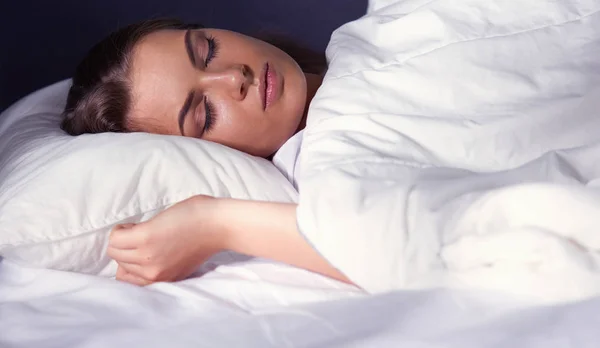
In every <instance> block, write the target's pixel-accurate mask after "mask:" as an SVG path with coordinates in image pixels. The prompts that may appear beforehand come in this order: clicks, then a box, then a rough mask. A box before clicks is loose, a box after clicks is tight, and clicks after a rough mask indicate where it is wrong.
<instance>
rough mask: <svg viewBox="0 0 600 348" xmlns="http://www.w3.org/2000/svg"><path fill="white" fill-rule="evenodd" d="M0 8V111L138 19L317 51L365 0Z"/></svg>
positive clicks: (129, 1)
mask: <svg viewBox="0 0 600 348" xmlns="http://www.w3.org/2000/svg"><path fill="white" fill-rule="evenodd" d="M0 2H1V4H0V17H1V19H0V39H1V40H0V112H1V111H2V110H4V109H5V108H7V107H8V106H9V105H10V104H12V103H13V102H14V101H16V100H17V99H19V98H20V97H22V96H24V95H26V94H28V93H30V92H33V91H34V90H36V89H39V88H41V87H44V86H46V85H48V84H51V83H53V82H56V81H58V80H62V79H65V78H68V77H70V75H71V74H72V72H73V71H74V69H75V66H76V64H77V63H78V61H79V60H80V59H81V58H82V57H83V55H85V53H86V52H87V50H88V49H89V48H90V47H91V46H92V45H93V44H94V43H95V42H97V41H99V40H100V39H102V38H103V37H104V36H106V35H107V34H108V33H109V32H111V31H113V30H115V29H117V28H118V27H120V26H123V25H126V24H129V23H132V22H136V21H138V20H142V19H147V18H152V17H163V16H175V17H179V18H181V19H183V20H186V21H190V22H197V23H202V24H204V25H205V26H207V27H215V28H222V29H229V30H234V31H238V32H242V33H246V34H253V33H258V32H261V31H267V32H274V33H277V34H283V35H287V36H289V37H290V38H291V39H293V40H295V41H298V42H300V43H304V44H306V45H308V46H310V47H312V48H314V49H317V50H324V49H325V47H326V46H327V42H328V41H329V37H330V35H331V33H332V31H333V30H335V29H336V28H337V27H339V26H340V25H342V24H344V23H346V22H348V21H351V20H353V19H356V18H358V17H360V16H362V15H363V14H364V13H365V11H366V8H367V0H95V1H91V0H60V1H51V0H50V1H49V0H45V1H44V0H21V1H10V0H1V1H0Z"/></svg>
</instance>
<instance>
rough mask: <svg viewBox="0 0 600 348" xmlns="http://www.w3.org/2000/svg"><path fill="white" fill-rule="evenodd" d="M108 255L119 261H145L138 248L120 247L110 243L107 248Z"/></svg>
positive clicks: (137, 262) (139, 262)
mask: <svg viewBox="0 0 600 348" xmlns="http://www.w3.org/2000/svg"><path fill="white" fill-rule="evenodd" d="M106 255H108V257H110V258H111V259H113V260H115V261H117V262H119V263H122V262H126V263H136V264H141V263H143V261H144V260H143V258H142V257H141V256H140V252H139V251H138V250H137V249H118V248H115V247H113V246H111V245H109V246H108V248H107V249H106Z"/></svg>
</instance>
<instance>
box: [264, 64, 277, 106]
mask: <svg viewBox="0 0 600 348" xmlns="http://www.w3.org/2000/svg"><path fill="white" fill-rule="evenodd" d="M261 75H262V76H261V84H260V97H261V100H262V104H263V110H266V109H268V108H269V106H271V105H273V103H274V102H275V101H276V100H277V98H278V96H279V89H280V83H279V78H278V77H279V75H278V74H277V70H275V68H274V67H273V66H271V65H270V64H269V63H268V62H267V63H265V66H264V68H263V71H262V74H261Z"/></svg>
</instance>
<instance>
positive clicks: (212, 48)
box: [204, 36, 220, 67]
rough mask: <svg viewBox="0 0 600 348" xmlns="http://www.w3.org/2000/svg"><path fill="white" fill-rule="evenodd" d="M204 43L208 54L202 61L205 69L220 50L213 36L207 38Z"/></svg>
mask: <svg viewBox="0 0 600 348" xmlns="http://www.w3.org/2000/svg"><path fill="white" fill-rule="evenodd" d="M206 42H207V43H208V52H207V54H206V59H205V60H204V66H205V67H207V66H208V64H210V62H211V61H212V60H213V59H215V58H217V55H218V54H219V48H220V45H219V42H218V41H217V39H215V37H214V36H208V37H207V38H206Z"/></svg>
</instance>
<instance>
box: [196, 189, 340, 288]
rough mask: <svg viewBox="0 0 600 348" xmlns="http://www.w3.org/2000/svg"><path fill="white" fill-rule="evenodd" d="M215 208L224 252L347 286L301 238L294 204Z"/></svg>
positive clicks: (225, 202)
mask: <svg viewBox="0 0 600 348" xmlns="http://www.w3.org/2000/svg"><path fill="white" fill-rule="evenodd" d="M217 205H218V208H217V211H218V214H222V215H220V216H218V217H217V219H218V221H222V222H225V226H224V227H223V231H224V232H225V235H226V236H227V237H226V239H225V240H224V246H223V248H224V249H228V250H232V251H235V252H239V253H243V254H246V255H252V256H257V257H263V258H268V259H271V260H275V261H280V262H284V263H287V264H289V265H292V266H296V267H299V268H304V269H307V270H309V271H312V272H315V273H320V274H322V275H325V276H328V277H330V278H334V279H337V280H340V281H343V282H347V283H350V280H349V279H348V278H346V277H345V276H344V275H343V274H342V273H340V272H339V271H338V270H337V269H335V268H334V267H332V266H331V265H330V264H329V263H328V262H327V261H326V260H325V259H324V258H323V257H321V255H320V254H319V253H318V252H317V251H316V250H315V249H314V248H313V247H312V246H310V245H309V244H308V242H307V241H306V240H305V239H304V237H303V236H302V235H300V233H299V232H298V229H297V224H296V207H297V205H296V204H290V203H272V202H257V201H242V200H234V199H219V200H217ZM199 209H202V208H201V207H200V208H199Z"/></svg>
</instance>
